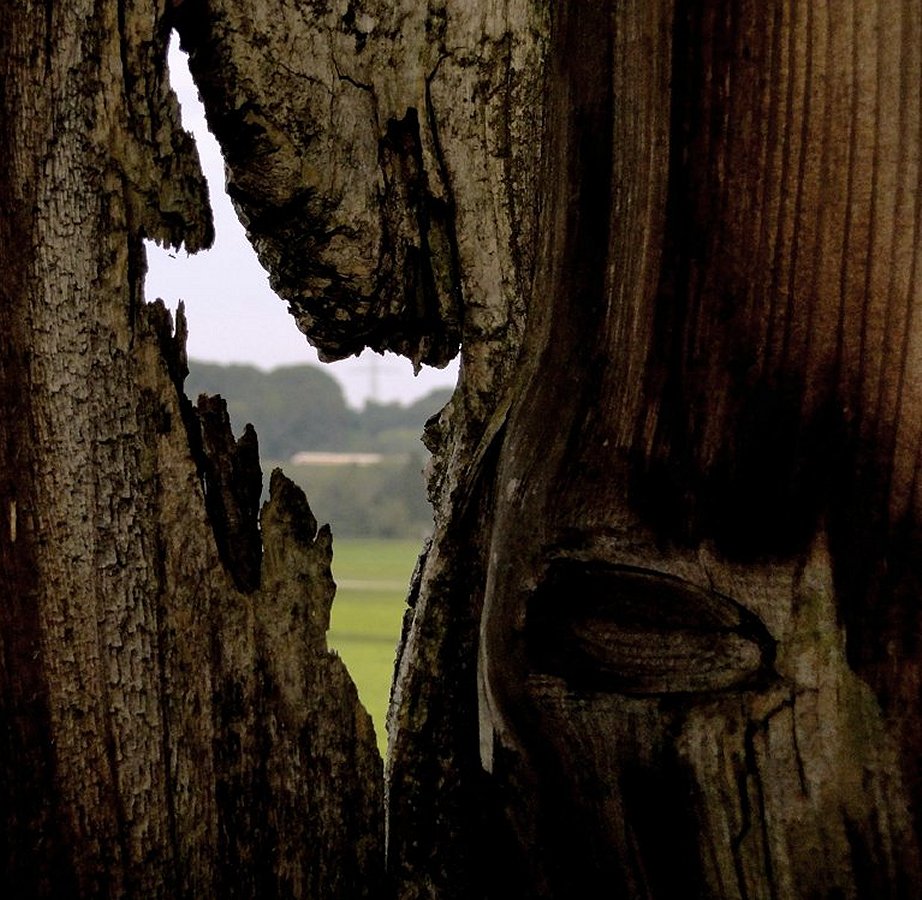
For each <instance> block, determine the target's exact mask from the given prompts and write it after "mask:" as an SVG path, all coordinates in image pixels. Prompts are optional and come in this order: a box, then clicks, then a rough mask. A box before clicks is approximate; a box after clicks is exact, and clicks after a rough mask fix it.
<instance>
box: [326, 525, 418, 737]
mask: <svg viewBox="0 0 922 900" xmlns="http://www.w3.org/2000/svg"><path fill="white" fill-rule="evenodd" d="M421 549H422V542H421V541H388V540H363V539H350V538H336V537H334V539H333V578H334V579H335V580H336V599H335V600H334V601H333V613H332V621H331V623H330V633H329V643H330V647H331V648H333V649H334V650H336V651H337V652H338V653H339V655H340V656H341V657H342V658H343V660H345V663H346V665H347V666H348V668H349V672H350V673H351V675H352V678H353V680H354V681H355V684H356V687H357V688H358V691H359V697H361V700H362V703H363V704H364V705H365V708H366V709H367V710H368V712H369V713H371V717H372V719H373V720H374V723H375V733H376V734H377V736H378V746H379V747H380V748H381V752H382V753H383V752H384V750H385V747H386V745H387V735H386V734H385V730H384V724H385V717H386V715H387V702H388V696H389V693H390V686H391V677H392V675H393V672H394V658H395V650H396V646H397V640H398V638H399V637H400V626H401V622H402V620H403V611H404V609H405V606H406V596H407V586H408V584H409V581H410V576H411V575H412V573H413V567H414V566H415V565H416V558H417V556H418V555H419V551H420V550H421Z"/></svg>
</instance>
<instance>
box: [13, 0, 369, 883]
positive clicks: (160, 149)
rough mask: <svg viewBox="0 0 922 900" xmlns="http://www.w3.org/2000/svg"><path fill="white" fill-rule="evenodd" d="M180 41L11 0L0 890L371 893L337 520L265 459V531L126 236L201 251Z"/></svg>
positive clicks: (139, 21)
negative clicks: (330, 645)
mask: <svg viewBox="0 0 922 900" xmlns="http://www.w3.org/2000/svg"><path fill="white" fill-rule="evenodd" d="M168 34H169V21H168V17H167V4H166V3H160V2H136V3H121V2H119V3H115V2H103V3H89V2H86V3H83V2H79V0H74V2H67V3H62V4H33V3H25V4H17V5H9V4H7V5H5V6H4V7H3V8H2V10H0V66H2V72H0V84H2V88H0V145H2V146H0V156H2V157H3V160H4V164H3V167H2V171H0V202H2V208H3V215H2V216H0V257H2V259H0V270H2V277H0V410H2V440H0V509H2V510H3V515H2V519H3V528H2V536H0V596H2V598H3V602H2V604H0V718H2V724H3V728H2V731H3V740H2V743H0V807H2V813H0V847H2V851H0V871H2V880H3V884H4V889H5V890H6V891H8V892H10V893H11V895H15V896H23V897H26V896H54V897H64V896H85V897H107V896H111V897H124V896H129V897H209V896H239V897H253V896H287V897H321V896H330V897H350V898H351V897H358V896H373V895H376V894H377V893H378V892H379V891H380V889H381V885H382V872H383V815H382V812H381V804H382V792H381V761H380V758H379V756H378V753H377V750H376V748H375V741H374V735H373V732H372V728H371V723H370V720H369V718H368V716H367V715H366V713H365V711H364V710H363V709H362V708H361V706H360V704H359V703H358V699H357V696H356V693H355V689H354V687H353V686H352V684H351V681H350V680H349V677H348V675H347V673H346V672H345V669H344V667H343V664H342V662H341V661H340V660H339V659H338V658H337V657H336V656H335V655H333V654H331V653H330V652H329V651H328V650H327V648H326V644H325V630H326V626H327V624H328V620H329V609H330V602H331V600H332V594H333V583H332V579H331V576H330V571H329V562H330V556H331V547H330V535H329V532H328V530H326V529H319V530H318V529H317V527H316V522H315V521H314V519H313V517H312V516H311V515H310V512H309V509H308V507H307V504H306V501H305V499H304V498H303V496H302V495H300V494H299V492H298V491H297V489H295V488H294V487H293V486H292V485H290V484H289V483H287V482H286V481H285V480H284V478H283V477H282V476H280V475H275V476H273V480H272V485H271V494H270V499H269V502H268V503H267V504H266V506H265V507H264V509H263V511H262V516H261V529H260V531H259V532H257V526H256V516H257V513H258V508H257V507H258V498H259V490H260V482H259V479H260V476H259V473H258V466H257V465H256V457H257V451H256V446H255V438H254V436H253V435H252V434H251V433H247V434H246V435H245V436H244V437H243V438H242V439H241V440H240V441H239V442H235V441H234V440H233V437H232V435H231V434H230V431H229V427H228V423H227V420H226V414H225V413H223V410H222V409H221V407H220V405H219V404H216V403H215V402H212V401H206V402H205V404H204V405H203V406H202V407H201V415H200V414H199V413H196V411H195V410H194V409H193V407H192V405H191V404H190V403H189V401H188V400H187V399H186V398H185V397H184V396H183V393H182V381H183V378H184V377H185V374H186V373H185V350H184V333H185V325H184V322H183V321H182V316H181V314H180V317H179V321H178V322H177V327H176V331H175V333H174V330H173V326H172V323H171V320H170V316H169V315H168V314H167V313H166V311H165V310H164V309H163V307H162V306H160V305H159V304H157V305H147V304H145V303H144V302H143V299H142V278H143V272H144V257H143V249H142V244H141V241H142V238H144V237H149V238H154V239H156V240H159V241H161V242H165V243H169V244H172V245H178V244H179V243H180V242H181V241H182V242H184V243H185V245H186V247H187V248H188V249H190V250H196V249H198V248H200V247H202V246H205V245H207V244H208V243H209V242H210V240H211V224H210V215H209V211H208V206H207V198H206V189H205V185H204V180H203V178H202V176H201V173H200V171H199V167H198V161H197V158H196V155H195V151H194V147H193V144H192V140H191V138H190V137H189V135H187V134H186V133H185V132H183V131H182V130H181V128H180V127H179V124H178V123H179V115H178V106H177V103H176V99H175V97H174V96H173V94H172V92H171V90H170V89H169V85H168V81H167V75H166V62H165V55H166V44H167V39H168ZM259 535H261V542H260V541H259V539H258V536H259ZM260 543H261V545H260Z"/></svg>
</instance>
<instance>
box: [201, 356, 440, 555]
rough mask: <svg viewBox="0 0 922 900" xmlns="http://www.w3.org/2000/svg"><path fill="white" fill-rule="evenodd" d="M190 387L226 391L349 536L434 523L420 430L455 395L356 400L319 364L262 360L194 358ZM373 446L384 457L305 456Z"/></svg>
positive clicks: (272, 455) (271, 451) (406, 533)
mask: <svg viewBox="0 0 922 900" xmlns="http://www.w3.org/2000/svg"><path fill="white" fill-rule="evenodd" d="M186 393H187V394H188V395H189V396H190V397H192V398H193V399H194V398H196V397H198V395H199V394H203V393H204V394H220V395H221V396H222V397H223V398H224V399H225V401H226V402H227V409H228V412H229V414H230V417H231V423H232V426H233V428H234V431H235V432H236V433H238V434H239V433H240V432H241V431H242V430H243V428H244V426H245V425H246V424H247V423H248V422H250V423H252V424H253V426H254V427H255V428H256V432H257V434H258V435H259V449H260V457H261V459H262V462H263V470H264V471H266V472H268V471H269V470H271V469H272V468H273V467H275V466H281V467H282V468H283V469H284V470H285V473H286V474H287V475H288V476H289V477H290V478H292V479H293V480H294V481H296V482H297V483H298V484H300V485H301V487H302V488H304V490H305V492H306V493H307V496H308V499H309V501H310V504H311V507H312V508H313V511H314V514H315V515H316V516H317V518H318V520H320V521H321V522H329V523H330V524H331V525H332V526H333V532H334V535H337V536H339V537H381V538H418V537H421V536H423V535H425V534H427V533H428V532H429V531H430V530H431V527H432V514H431V510H430V507H429V504H428V502H427V501H426V496H425V482H424V479H423V474H422V472H423V468H424V467H425V463H426V459H427V456H428V454H427V451H426V450H425V448H424V447H423V445H422V443H421V441H420V437H421V435H422V431H423V426H424V425H425V423H426V420H427V419H428V418H429V417H430V416H432V415H434V414H435V413H436V412H438V410H439V409H440V408H441V407H442V406H444V404H445V403H446V402H447V401H448V398H449V397H450V396H451V390H450V389H448V388H442V389H437V390H434V391H431V392H430V393H429V394H427V395H426V396H425V397H423V398H421V399H420V400H417V401H416V402H414V403H412V404H409V405H406V406H404V405H402V404H400V403H376V402H373V401H370V402H368V403H366V404H365V407H364V408H363V409H361V410H355V409H352V408H351V407H350V406H349V405H348V404H347V403H346V400H345V395H344V394H343V389H342V387H341V386H340V384H339V382H338V381H336V379H335V378H333V377H332V376H331V375H328V374H327V373H326V372H324V371H323V370H322V369H319V368H318V367H316V366H309V365H298V366H282V367H280V368H277V369H273V370H272V371H270V372H264V371H262V370H260V369H257V368H255V367H254V366H246V365H216V364H214V363H204V362H198V361H196V360H191V361H190V362H189V377H188V378H187V380H186ZM321 450H323V451H333V452H372V453H380V454H382V460H381V462H380V463H378V464H375V465H342V466H317V465H295V464H293V463H292V462H291V457H292V456H293V455H294V454H296V453H299V452H301V451H321Z"/></svg>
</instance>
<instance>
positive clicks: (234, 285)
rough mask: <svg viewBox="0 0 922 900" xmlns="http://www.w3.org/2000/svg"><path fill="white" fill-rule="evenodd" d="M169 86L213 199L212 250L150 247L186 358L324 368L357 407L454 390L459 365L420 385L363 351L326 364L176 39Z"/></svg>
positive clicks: (152, 293) (154, 285) (152, 272)
mask: <svg viewBox="0 0 922 900" xmlns="http://www.w3.org/2000/svg"><path fill="white" fill-rule="evenodd" d="M170 78H171V80H172V83H173V88H174V90H175V91H176V93H177V94H178V95H179V100H180V103H181V104H182V114H183V124H184V125H185V127H186V128H187V129H188V130H189V131H191V132H192V133H193V134H194V135H195V138H196V142H197V143H198V149H199V155H200V156H201V159H202V168H203V169H204V171H205V176H206V177H207V179H208V185H209V189H210V191H211V206H212V210H213V211H214V219H215V234H216V237H215V243H214V246H213V247H212V248H211V249H210V250H206V251H203V252H201V253H198V254H196V255H194V256H189V255H188V254H187V253H186V252H185V251H184V250H180V251H178V252H177V251H170V252H169V253H168V252H167V251H166V250H164V249H162V248H160V247H158V246H157V245H156V244H151V243H148V244H147V263H148V273H147V284H146V294H147V298H148V299H150V300H153V299H154V298H156V297H160V298H161V299H162V300H163V301H164V302H165V303H166V304H167V305H168V306H169V307H170V308H171V309H175V308H176V304H177V302H178V301H179V300H180V299H182V300H184V301H185V304H186V316H187V318H188V320H189V342H188V348H189V356H190V357H192V358H193V359H200V360H205V361H207V362H221V363H229V362H238V363H249V364H252V365H256V366H259V367H260V368H262V369H271V368H273V367H275V366H279V365H288V364H290V363H312V364H314V365H322V366H323V367H324V368H325V369H326V371H328V372H330V373H331V374H332V375H334V376H335V377H336V378H337V379H338V380H339V381H340V383H341V384H342V385H343V388H344V390H345V392H346V399H347V400H348V402H349V403H351V404H352V405H353V406H356V407H360V406H362V405H363V404H364V402H365V400H366V399H368V398H369V397H371V398H373V399H377V400H380V401H382V402H391V401H394V400H399V401H400V402H404V403H406V402H412V401H413V400H415V399H417V398H419V397H421V396H423V395H424V394H426V393H428V392H429V391H430V390H432V388H434V387H442V386H447V387H451V386H453V385H454V383H455V381H456V379H457V364H456V363H453V364H452V365H451V366H450V367H449V368H447V369H442V370H439V369H432V368H429V367H424V368H423V370H422V372H420V374H419V375H418V376H416V377H414V375H413V367H412V365H411V364H410V362H409V361H408V360H406V359H403V358H401V357H398V356H395V355H393V354H386V355H384V356H381V355H379V354H377V353H372V352H370V351H366V352H365V353H363V354H362V356H360V357H357V358H356V357H353V358H351V359H348V360H343V361H341V362H337V363H330V364H323V363H320V362H319V361H318V359H317V353H316V351H315V350H314V348H313V347H311V346H310V344H308V343H307V339H306V338H305V337H304V335H302V334H301V332H300V331H298V329H297V327H296V326H295V322H294V319H292V318H291V316H289V315H288V312H287V304H286V303H285V302H284V301H283V300H281V299H279V297H277V296H276V295H275V294H274V293H273V292H272V291H271V290H270V288H269V282H268V278H267V276H266V273H265V271H263V269H262V267H261V266H260V265H259V262H258V261H257V259H256V254H255V253H254V252H253V249H252V248H251V247H250V245H249V243H248V242H247V239H246V237H245V235H244V232H243V226H241V224H240V223H239V222H238V221H237V217H236V215H235V214H234V210H233V207H232V206H231V203H230V200H229V198H228V197H227V194H225V193H224V165H223V162H222V160H221V154H220V151H219V150H218V145H217V142H216V141H215V139H214V137H212V135H211V133H210V132H209V131H208V129H207V127H206V125H205V112H204V110H203V108H202V106H201V104H200V103H199V101H198V92H197V90H196V88H195V85H194V84H193V82H192V77H191V76H190V75H189V69H188V67H187V65H186V61H185V56H184V54H183V53H181V52H180V51H179V49H178V41H176V40H175V39H174V40H173V42H172V46H171V48H170Z"/></svg>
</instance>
